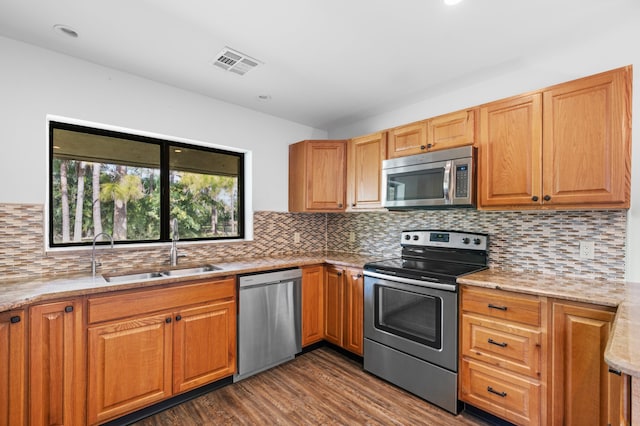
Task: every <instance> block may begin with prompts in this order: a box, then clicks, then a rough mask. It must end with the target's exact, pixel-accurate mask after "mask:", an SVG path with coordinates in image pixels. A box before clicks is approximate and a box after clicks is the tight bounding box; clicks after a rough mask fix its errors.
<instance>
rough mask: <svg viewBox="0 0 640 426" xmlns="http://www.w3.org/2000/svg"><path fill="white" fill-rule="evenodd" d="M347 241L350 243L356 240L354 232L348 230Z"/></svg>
mask: <svg viewBox="0 0 640 426" xmlns="http://www.w3.org/2000/svg"><path fill="white" fill-rule="evenodd" d="M349 242H350V243H355V242H356V233H355V232H353V231H351V232H349Z"/></svg>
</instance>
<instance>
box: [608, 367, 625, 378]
mask: <svg viewBox="0 0 640 426" xmlns="http://www.w3.org/2000/svg"><path fill="white" fill-rule="evenodd" d="M609 373H613V374H615V375H617V376H622V371H620V370H616V369H615V368H611V367H609Z"/></svg>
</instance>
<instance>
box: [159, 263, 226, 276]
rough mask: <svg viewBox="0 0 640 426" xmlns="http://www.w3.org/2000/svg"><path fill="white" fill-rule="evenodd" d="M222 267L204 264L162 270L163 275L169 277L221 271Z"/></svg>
mask: <svg viewBox="0 0 640 426" xmlns="http://www.w3.org/2000/svg"><path fill="white" fill-rule="evenodd" d="M221 269H222V268H220V267H218V266H215V265H204V266H198V267H195V268H180V269H171V270H169V271H162V275H166V276H167V277H181V276H184V275H197V274H203V273H205V272H212V271H219V270H221Z"/></svg>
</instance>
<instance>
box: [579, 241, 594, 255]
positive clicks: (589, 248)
mask: <svg viewBox="0 0 640 426" xmlns="http://www.w3.org/2000/svg"><path fill="white" fill-rule="evenodd" d="M594 257H595V243H594V242H593V241H580V259H593V258H594Z"/></svg>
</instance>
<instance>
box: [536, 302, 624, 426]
mask: <svg viewBox="0 0 640 426" xmlns="http://www.w3.org/2000/svg"><path fill="white" fill-rule="evenodd" d="M614 316H615V312H614V309H612V308H606V307H600V306H596V305H587V304H581V303H574V302H566V301H555V302H554V303H553V305H552V341H553V344H552V354H551V372H550V373H551V374H550V398H549V401H550V406H549V411H550V422H549V423H550V424H552V425H568V426H570V425H581V426H583V425H606V424H610V425H613V424H616V425H619V424H621V421H620V419H621V418H624V417H625V416H628V413H629V410H628V409H627V408H626V405H627V404H628V400H627V399H626V396H627V395H626V392H625V391H624V390H623V389H624V388H625V387H626V386H628V382H627V383H625V380H627V381H628V379H625V377H624V376H622V375H617V374H615V373H612V372H609V368H608V366H607V365H606V363H605V361H604V350H605V346H606V344H607V341H608V339H609V333H610V330H611V324H612V322H613V319H614Z"/></svg>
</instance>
